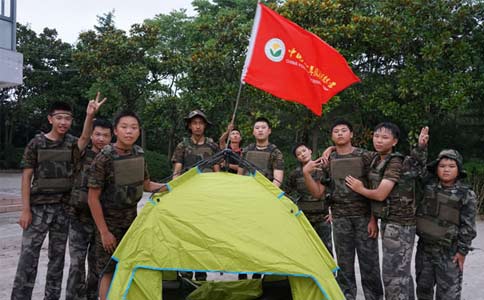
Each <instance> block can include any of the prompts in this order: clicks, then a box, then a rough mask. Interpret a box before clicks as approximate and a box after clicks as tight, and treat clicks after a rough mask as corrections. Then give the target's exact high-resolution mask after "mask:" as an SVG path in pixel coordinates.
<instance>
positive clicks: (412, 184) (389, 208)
mask: <svg viewBox="0 0 484 300" xmlns="http://www.w3.org/2000/svg"><path fill="white" fill-rule="evenodd" d="M393 157H399V158H401V159H402V160H407V159H411V158H410V157H405V156H403V155H402V154H400V153H391V154H389V155H387V156H386V157H385V159H384V160H382V161H380V162H379V163H378V165H376V161H377V160H378V158H379V156H376V157H375V158H374V159H373V161H372V163H371V166H370V172H369V173H368V179H369V181H370V188H371V189H377V188H378V186H379V185H380V182H381V181H382V180H383V174H384V172H385V170H386V167H387V165H388V163H389V162H390V160H391V159H392V158H393ZM402 166H404V168H402V171H401V174H400V178H399V179H398V181H397V182H396V183H395V186H394V187H393V189H392V191H391V192H390V194H389V195H388V197H387V198H386V199H385V200H384V201H375V200H373V201H371V209H372V212H373V215H374V216H375V217H377V218H381V219H384V220H388V221H393V222H396V223H398V224H402V225H415V199H416V196H415V191H416V178H417V176H418V174H416V173H415V172H414V170H411V169H406V168H405V166H411V164H408V163H405V162H403V163H402Z"/></svg>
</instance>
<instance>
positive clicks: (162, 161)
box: [145, 150, 172, 182]
mask: <svg viewBox="0 0 484 300" xmlns="http://www.w3.org/2000/svg"><path fill="white" fill-rule="evenodd" d="M145 159H146V163H147V164H148V172H149V173H150V177H151V180H153V181H159V182H161V181H163V180H165V181H166V177H168V176H170V175H171V171H172V170H171V164H170V160H169V159H168V157H167V156H166V155H164V154H160V153H158V152H154V151H149V150H145Z"/></svg>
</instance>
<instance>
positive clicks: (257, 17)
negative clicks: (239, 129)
mask: <svg viewBox="0 0 484 300" xmlns="http://www.w3.org/2000/svg"><path fill="white" fill-rule="evenodd" d="M259 3H260V1H257V9H256V12H255V18H254V24H253V25H252V31H251V35H250V39H249V49H248V51H247V56H246V58H245V62H244V67H243V68H242V72H241V74H240V84H239V91H238V93H237V99H236V100H235V108H234V113H233V114H232V120H231V121H230V123H231V124H234V122H235V115H236V114H237V109H238V108H239V102H240V94H241V93H242V86H243V85H244V83H245V82H244V76H245V74H246V73H247V67H248V65H249V63H250V60H251V56H252V52H253V50H254V40H255V36H256V33H257V28H258V27H259V20H260V8H259ZM229 140H230V132H229V135H228V136H227V141H226V143H225V149H227V148H228V146H229Z"/></svg>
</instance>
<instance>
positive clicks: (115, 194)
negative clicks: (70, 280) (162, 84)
mask: <svg viewBox="0 0 484 300" xmlns="http://www.w3.org/2000/svg"><path fill="white" fill-rule="evenodd" d="M140 126H141V124H140V119H139V118H138V116H137V115H136V114H135V113H134V112H131V111H123V112H121V113H119V114H118V115H117V116H116V118H115V120H114V135H115V136H116V142H115V143H114V144H110V145H107V146H105V147H104V148H103V149H102V150H101V152H100V153H99V154H98V155H97V156H96V157H95V158H94V161H93V162H92V164H91V167H90V169H89V175H88V185H87V186H88V187H89V192H88V204H89V208H90V210H91V214H92V217H93V219H94V222H95V223H96V227H97V229H98V230H97V231H96V237H95V253H96V271H97V273H98V274H100V276H101V280H100V283H99V297H100V298H101V300H104V299H106V296H107V292H108V289H109V285H110V283H111V280H112V277H113V273H114V267H115V264H114V263H113V261H112V260H111V255H112V253H113V252H114V251H115V250H116V247H117V245H118V244H119V242H120V241H121V239H122V238H123V236H124V234H125V233H126V232H127V231H128V229H129V226H131V223H132V222H133V221H134V219H135V218H136V215H137V204H138V202H139V200H140V199H141V197H142V196H143V190H144V191H147V192H153V191H156V190H159V189H160V188H161V187H162V185H161V184H159V183H155V182H153V181H150V177H149V174H148V169H147V166H146V163H145V160H144V157H143V154H144V151H143V149H142V148H141V147H139V146H137V145H136V144H135V143H136V141H137V140H138V137H139V136H140V133H141V127H140Z"/></svg>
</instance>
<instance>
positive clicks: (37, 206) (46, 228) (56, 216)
mask: <svg viewBox="0 0 484 300" xmlns="http://www.w3.org/2000/svg"><path fill="white" fill-rule="evenodd" d="M77 149H78V148H77V139H76V138H75V137H73V136H72V135H70V134H66V135H65V136H64V138H63V140H61V141H51V140H49V139H47V138H46V137H45V135H44V134H39V135H36V136H35V137H34V138H33V139H32V140H31V141H30V142H29V144H28V145H27V147H26V148H25V152H24V155H23V158H22V167H23V168H24V169H25V168H32V169H33V181H32V186H31V190H30V205H31V206H30V207H31V212H32V223H31V224H30V225H29V227H28V228H27V229H25V230H24V231H23V235H22V249H21V250H20V257H19V262H18V267H17V273H16V275H15V281H14V283H13V290H12V299H21V300H25V299H31V297H32V290H33V288H34V284H35V278H36V276H37V266H38V262H39V256H40V250H41V247H42V243H43V242H44V239H45V237H46V235H47V233H49V250H48V256H49V264H48V266H47V278H46V284H45V298H44V299H59V297H60V294H61V285H62V275H63V274H62V272H63V269H64V257H65V248H66V242H67V233H68V229H69V218H68V216H67V213H66V210H65V207H64V203H65V202H66V201H67V199H68V198H69V194H70V189H71V182H72V174H73V157H74V156H75V153H76V150H77Z"/></svg>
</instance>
